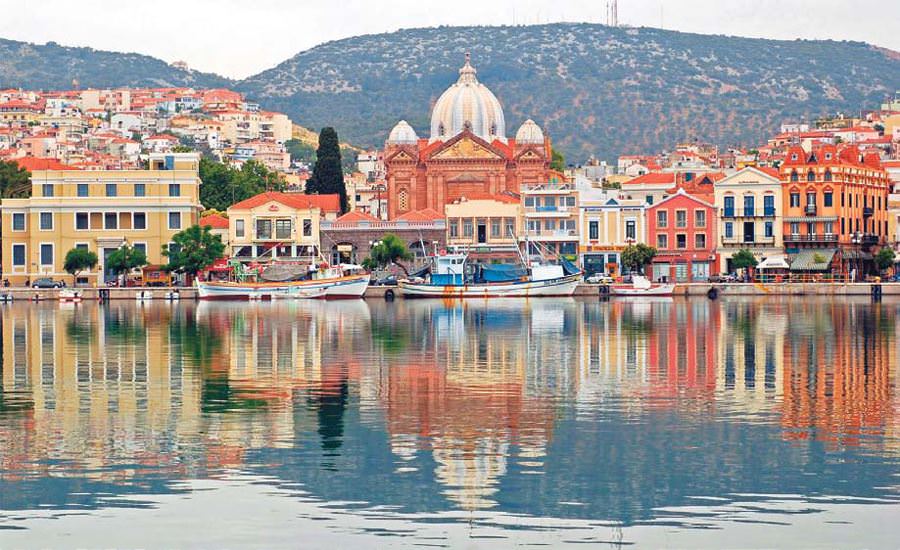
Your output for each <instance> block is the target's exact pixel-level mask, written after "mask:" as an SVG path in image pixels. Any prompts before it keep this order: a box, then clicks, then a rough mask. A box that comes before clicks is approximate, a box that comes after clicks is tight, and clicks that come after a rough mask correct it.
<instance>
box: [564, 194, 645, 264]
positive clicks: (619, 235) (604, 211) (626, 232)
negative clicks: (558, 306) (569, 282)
mask: <svg viewBox="0 0 900 550" xmlns="http://www.w3.org/2000/svg"><path fill="white" fill-rule="evenodd" d="M579 191H580V195H581V202H580V207H579V211H580V214H581V215H580V220H579V221H580V224H581V233H580V234H581V239H580V245H579V253H580V255H581V265H582V268H583V269H584V271H585V273H586V274H589V275H590V274H593V273H608V274H610V275H613V276H615V275H619V274H621V273H622V251H623V250H624V249H625V247H626V246H628V245H630V244H635V243H639V242H647V230H646V224H645V222H646V215H645V209H646V207H647V205H646V203H645V202H644V201H642V200H640V199H624V198H622V197H621V195H620V194H619V193H618V192H617V191H602V190H600V189H593V188H591V189H580V190H579Z"/></svg>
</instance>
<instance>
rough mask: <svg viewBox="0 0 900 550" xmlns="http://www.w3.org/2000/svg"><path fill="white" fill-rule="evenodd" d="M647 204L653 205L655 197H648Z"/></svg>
mask: <svg viewBox="0 0 900 550" xmlns="http://www.w3.org/2000/svg"><path fill="white" fill-rule="evenodd" d="M647 204H653V195H647Z"/></svg>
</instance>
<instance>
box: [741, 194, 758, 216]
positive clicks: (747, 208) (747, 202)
mask: <svg viewBox="0 0 900 550" xmlns="http://www.w3.org/2000/svg"><path fill="white" fill-rule="evenodd" d="M755 208H756V197H754V196H753V195H744V215H745V216H752V215H753V210H754V209H755Z"/></svg>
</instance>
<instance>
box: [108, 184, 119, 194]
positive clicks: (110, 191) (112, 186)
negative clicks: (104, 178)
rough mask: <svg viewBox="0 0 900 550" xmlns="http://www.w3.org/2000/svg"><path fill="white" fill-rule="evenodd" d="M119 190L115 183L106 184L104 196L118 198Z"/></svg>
mask: <svg viewBox="0 0 900 550" xmlns="http://www.w3.org/2000/svg"><path fill="white" fill-rule="evenodd" d="M118 194H119V189H118V187H117V186H116V184H115V183H107V184H106V196H107V197H115V196H118Z"/></svg>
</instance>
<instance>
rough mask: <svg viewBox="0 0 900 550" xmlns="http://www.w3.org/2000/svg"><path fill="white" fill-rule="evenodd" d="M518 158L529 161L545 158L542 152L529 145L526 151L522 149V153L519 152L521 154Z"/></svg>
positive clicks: (518, 159)
mask: <svg viewBox="0 0 900 550" xmlns="http://www.w3.org/2000/svg"><path fill="white" fill-rule="evenodd" d="M516 160H517V161H522V160H526V161H528V160H530V161H535V160H544V156H543V155H541V154H540V152H538V151H536V150H535V149H534V148H532V147H529V148H528V149H525V150H524V151H522V152H521V153H519V154H518V155H517V156H516Z"/></svg>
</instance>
